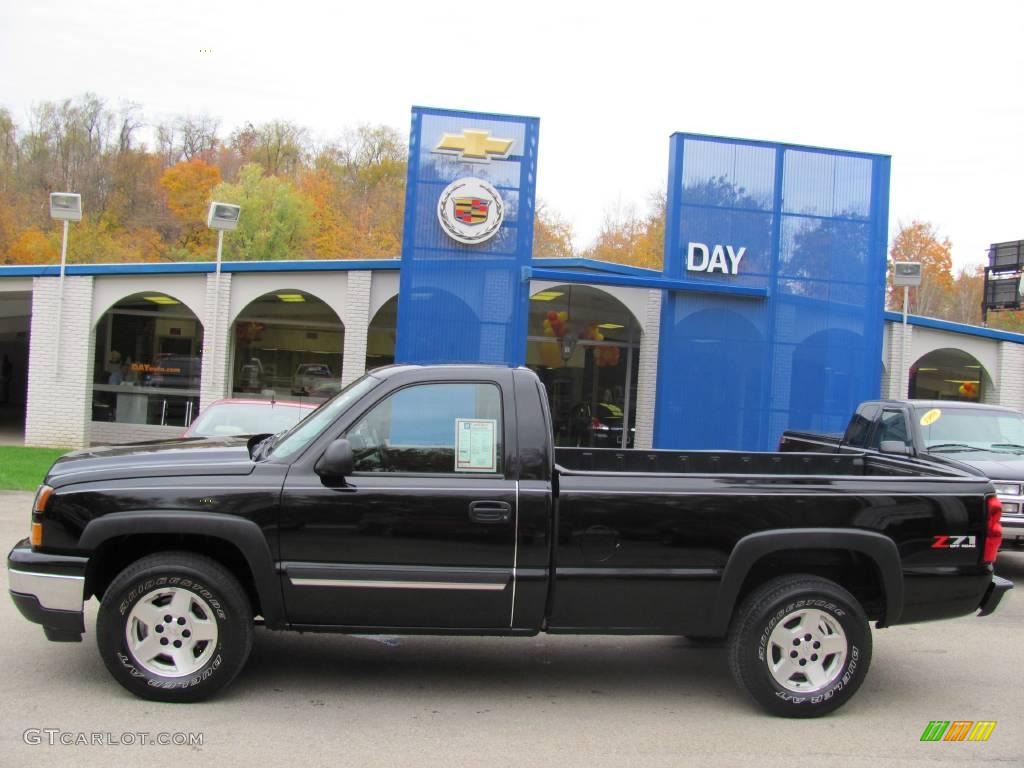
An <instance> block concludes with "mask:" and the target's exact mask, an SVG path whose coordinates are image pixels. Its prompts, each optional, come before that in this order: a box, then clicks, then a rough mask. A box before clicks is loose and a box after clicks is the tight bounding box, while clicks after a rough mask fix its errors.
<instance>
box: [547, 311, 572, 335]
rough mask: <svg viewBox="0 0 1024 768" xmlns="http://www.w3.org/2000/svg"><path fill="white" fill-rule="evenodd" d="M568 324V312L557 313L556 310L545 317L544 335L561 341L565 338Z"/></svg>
mask: <svg viewBox="0 0 1024 768" xmlns="http://www.w3.org/2000/svg"><path fill="white" fill-rule="evenodd" d="M568 323H569V313H568V312H555V310H551V311H550V312H548V313H547V314H546V315H545V316H544V335H545V336H554V337H555V338H556V339H560V338H562V337H563V336H565V332H566V330H567V327H568Z"/></svg>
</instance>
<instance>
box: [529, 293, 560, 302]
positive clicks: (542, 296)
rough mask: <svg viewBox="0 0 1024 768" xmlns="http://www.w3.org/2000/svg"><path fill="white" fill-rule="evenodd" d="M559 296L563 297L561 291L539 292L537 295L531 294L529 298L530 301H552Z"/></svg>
mask: <svg viewBox="0 0 1024 768" xmlns="http://www.w3.org/2000/svg"><path fill="white" fill-rule="evenodd" d="M559 296H565V293H563V292H562V291H540V292H539V293H535V294H533V296H531V297H530V301H552V300H553V299H557V298H558V297H559Z"/></svg>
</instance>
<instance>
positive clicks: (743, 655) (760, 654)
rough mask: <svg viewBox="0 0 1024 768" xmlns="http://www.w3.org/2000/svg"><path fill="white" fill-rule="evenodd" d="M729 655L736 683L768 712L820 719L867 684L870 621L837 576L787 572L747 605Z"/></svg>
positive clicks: (738, 615) (731, 637)
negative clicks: (836, 579) (787, 574)
mask: <svg viewBox="0 0 1024 768" xmlns="http://www.w3.org/2000/svg"><path fill="white" fill-rule="evenodd" d="M728 653H729V662H730V666H731V668H732V673H733V676H734V677H735V678H736V682H738V683H739V684H740V685H741V686H742V687H743V688H745V689H746V690H747V692H748V693H750V695H751V696H753V698H754V699H755V700H756V701H757V703H758V704H760V705H761V706H762V707H763V708H764V709H766V710H767V711H768V712H770V713H771V714H774V715H780V716H783V717H819V716H821V715H826V714H828V713H829V712H833V711H834V710H836V709H838V708H839V707H841V706H842V705H843V704H845V703H846V702H847V701H849V700H850V698H851V697H852V696H853V694H854V693H856V691H857V689H858V688H859V687H860V685H861V683H862V682H864V678H865V676H866V675H867V672H868V667H869V666H870V664H871V627H870V625H869V624H868V620H867V617H866V616H865V615H864V611H863V609H862V608H861V606H860V603H858V601H857V599H856V598H855V597H854V596H853V595H851V594H850V593H849V592H847V591H846V590H845V589H843V588H842V587H841V586H839V585H838V584H836V583H835V582H832V581H828V580H827V579H822V578H818V577H816V576H807V575H795V576H784V577H781V578H778V579H774V580H772V581H770V582H768V583H767V584H765V585H764V586H763V587H760V588H759V589H757V590H755V591H754V592H753V593H752V594H751V595H750V596H749V597H748V598H747V599H746V600H745V601H744V602H743V604H742V605H741V606H740V608H739V610H738V611H737V613H736V616H735V618H734V620H733V625H732V628H731V631H730V634H729V648H728Z"/></svg>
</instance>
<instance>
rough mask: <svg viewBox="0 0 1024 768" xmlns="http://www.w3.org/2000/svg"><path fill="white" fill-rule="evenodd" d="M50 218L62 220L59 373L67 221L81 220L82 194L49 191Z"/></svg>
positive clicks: (56, 350)
mask: <svg viewBox="0 0 1024 768" xmlns="http://www.w3.org/2000/svg"><path fill="white" fill-rule="evenodd" d="M50 218H51V219H55V220H57V221H63V222H64V239H63V240H62V241H61V246H60V285H59V286H58V288H57V343H56V344H55V345H54V355H55V357H54V370H55V371H56V372H57V373H60V339H61V336H63V333H62V332H61V327H60V324H61V321H62V317H61V315H62V314H63V312H64V267H65V266H66V265H67V261H68V222H71V221H81V220H82V196H81V195H79V194H77V193H74V192H51V193H50Z"/></svg>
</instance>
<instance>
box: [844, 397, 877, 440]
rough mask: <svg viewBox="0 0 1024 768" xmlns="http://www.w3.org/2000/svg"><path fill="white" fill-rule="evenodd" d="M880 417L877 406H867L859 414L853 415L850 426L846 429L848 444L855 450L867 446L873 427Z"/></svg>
mask: <svg viewBox="0 0 1024 768" xmlns="http://www.w3.org/2000/svg"><path fill="white" fill-rule="evenodd" d="M877 416H878V408H877V406H871V405H866V406H864V407H863V408H862V409H861V410H860V411H859V412H858V413H855V414H853V418H851V419H850V424H849V425H848V426H847V427H846V444H847V445H849V446H852V447H854V448H863V447H865V446H866V445H867V442H868V435H869V434H870V433H871V425H872V424H874V421H875V417H877Z"/></svg>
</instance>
